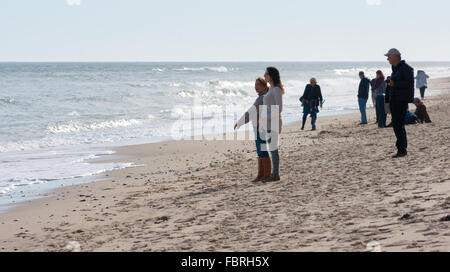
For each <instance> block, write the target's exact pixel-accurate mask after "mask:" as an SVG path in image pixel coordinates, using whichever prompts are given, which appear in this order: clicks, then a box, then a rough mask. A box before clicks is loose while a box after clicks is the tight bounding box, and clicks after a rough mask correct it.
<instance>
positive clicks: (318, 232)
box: [0, 79, 450, 251]
mask: <svg viewBox="0 0 450 272" xmlns="http://www.w3.org/2000/svg"><path fill="white" fill-rule="evenodd" d="M433 84H434V86H433ZM432 88H435V89H447V90H450V79H445V80H444V79H440V80H437V81H434V82H433V83H432V85H431V88H430V89H432ZM430 92H431V91H428V93H430ZM425 102H426V105H427V106H428V109H429V112H430V115H431V118H432V120H433V122H434V123H432V124H421V125H414V126H408V128H407V131H408V137H409V145H410V147H409V152H410V156H408V157H406V158H402V159H397V160H394V159H391V155H393V154H394V152H395V146H394V143H395V136H394V133H393V131H392V129H390V128H387V129H378V128H377V127H376V125H375V124H373V122H374V116H373V115H374V113H373V110H368V114H369V116H370V118H371V121H370V123H371V124H370V125H368V126H359V125H358V124H359V120H360V119H359V114H349V115H341V116H330V117H320V116H319V119H318V131H316V132H311V131H305V132H300V131H299V126H298V125H291V126H288V127H286V129H285V130H284V133H283V134H282V137H281V148H280V155H281V179H282V181H281V182H278V183H270V184H261V183H260V184H251V183H250V182H249V180H251V179H252V178H253V177H254V175H255V172H256V158H255V157H256V153H255V147H254V143H253V142H251V141H227V142H224V141H177V142H165V143H157V144H148V145H140V146H129V147H122V148H118V150H117V151H118V152H119V154H123V155H129V156H132V158H128V159H126V160H127V161H130V160H131V161H133V162H135V163H136V164H145V166H144V167H138V168H133V169H124V170H120V171H115V172H110V173H108V174H107V177H106V178H107V180H105V181H101V182H95V183H89V184H84V185H77V186H71V187H65V188H61V189H58V190H55V191H54V192H51V193H49V197H47V198H44V199H39V200H34V201H30V202H26V203H24V204H23V205H22V206H20V207H18V208H14V209H13V210H11V211H10V212H8V213H5V214H1V215H0V251H64V250H65V249H64V248H65V246H66V244H67V243H68V242H70V241H76V242H78V243H79V244H80V246H81V250H82V251H367V250H368V249H367V244H368V243H369V242H372V241H376V242H377V243H379V245H380V247H381V250H382V251H450V228H449V226H450V225H449V224H450V222H448V221H441V220H442V219H444V218H445V217H446V216H448V215H450V168H449V166H450V153H449V146H450V142H449V140H450V95H449V94H447V95H441V96H436V97H429V98H428V99H426V101H425ZM355 103H356V101H355ZM412 107H413V108H414V106H412ZM402 218H403V219H402Z"/></svg>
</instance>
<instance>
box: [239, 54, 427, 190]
mask: <svg viewBox="0 0 450 272" xmlns="http://www.w3.org/2000/svg"><path fill="white" fill-rule="evenodd" d="M385 56H386V57H388V61H389V63H390V64H391V65H392V74H391V76H389V77H387V78H385V76H384V74H383V72H382V71H377V72H376V78H375V79H373V80H370V79H368V78H367V77H366V76H365V74H364V72H360V73H359V76H360V78H361V82H360V84H359V89H358V104H359V108H360V111H361V124H363V125H365V124H367V114H366V105H367V101H368V99H369V89H372V101H373V103H374V105H375V109H376V114H377V124H378V126H379V127H380V128H385V127H387V126H386V116H387V114H388V113H390V114H391V116H392V122H391V125H392V127H393V129H394V133H395V136H396V138H397V142H396V147H397V153H396V154H395V155H394V156H393V158H401V157H405V156H407V154H408V151H407V148H408V140H407V135H406V130H405V124H406V117H407V112H408V104H409V103H414V104H415V105H416V107H417V109H416V112H415V115H416V116H417V117H418V119H419V120H420V121H421V122H427V123H429V122H431V120H430V117H429V115H428V113H427V110H426V107H425V105H424V104H423V102H422V101H421V100H420V99H419V98H414V79H416V80H417V84H416V87H417V88H419V89H420V93H421V97H422V99H423V98H424V96H425V89H426V88H427V78H429V76H428V75H427V74H426V73H425V72H424V71H418V74H417V76H416V77H414V69H413V68H412V67H411V66H409V65H408V64H407V63H406V62H405V60H402V56H401V53H400V52H399V51H398V50H397V49H395V48H393V49H391V50H389V52H388V53H386V54H385ZM255 90H256V93H257V94H258V97H257V98H256V100H255V102H254V103H253V105H252V106H251V108H250V109H249V110H248V111H247V112H246V113H245V114H244V115H243V116H242V117H241V119H240V120H239V121H238V122H237V123H236V124H235V126H234V129H235V130H236V129H239V128H240V127H241V126H243V125H245V124H247V123H249V122H250V121H251V122H252V124H253V130H254V133H255V143H256V151H257V154H258V175H257V177H256V178H255V179H254V180H253V181H252V182H260V181H262V182H274V181H280V173H279V167H280V156H279V151H278V139H279V135H280V133H281V130H282V119H281V113H282V110H283V95H284V92H285V91H284V87H283V84H282V83H281V78H280V72H279V71H278V69H277V68H275V67H268V68H267V69H266V71H265V74H264V78H262V77H261V78H258V79H257V80H256V82H255ZM300 102H301V105H302V107H303V118H302V127H301V129H302V130H304V129H305V124H306V120H307V117H308V115H311V125H312V130H313V131H314V130H316V120H317V113H318V112H319V107H320V108H322V107H323V103H324V99H323V96H322V91H321V88H320V86H319V85H318V84H317V80H316V79H315V78H311V80H310V84H308V85H306V88H305V90H304V92H303V95H302V96H301V97H300ZM269 153H270V154H269Z"/></svg>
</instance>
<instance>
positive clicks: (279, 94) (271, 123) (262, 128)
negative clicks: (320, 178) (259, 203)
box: [259, 67, 284, 182]
mask: <svg viewBox="0 0 450 272" xmlns="http://www.w3.org/2000/svg"><path fill="white" fill-rule="evenodd" d="M264 78H265V80H266V81H267V82H268V83H269V85H270V89H269V91H268V92H267V94H266V95H265V96H264V105H263V110H262V112H261V118H260V120H259V132H262V133H264V135H265V139H266V141H267V144H266V147H267V148H268V151H270V154H271V156H272V175H271V177H270V178H268V179H265V180H263V182H273V181H280V155H279V153H278V139H279V136H280V133H281V129H282V126H283V123H282V120H281V112H282V111H283V95H284V87H283V84H282V83H281V79H280V72H279V71H278V69H277V68H275V67H268V68H267V69H266V73H265V74H264Z"/></svg>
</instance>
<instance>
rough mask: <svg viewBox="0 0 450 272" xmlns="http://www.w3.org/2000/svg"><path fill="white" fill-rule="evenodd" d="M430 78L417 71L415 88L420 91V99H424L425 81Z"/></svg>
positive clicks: (426, 86)
mask: <svg viewBox="0 0 450 272" xmlns="http://www.w3.org/2000/svg"><path fill="white" fill-rule="evenodd" d="M428 78H430V77H429V76H428V75H427V74H426V73H425V72H424V71H422V70H418V71H417V76H416V87H417V89H419V90H420V97H422V100H424V99H425V90H426V88H428V84H427V79H428Z"/></svg>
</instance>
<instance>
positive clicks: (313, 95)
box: [300, 84, 323, 104]
mask: <svg viewBox="0 0 450 272" xmlns="http://www.w3.org/2000/svg"><path fill="white" fill-rule="evenodd" d="M305 100H308V101H311V100H317V102H319V103H320V104H322V102H323V97H322V91H321V90H320V86H319V85H316V86H314V87H313V86H312V85H311V84H308V85H306V88H305V92H304V93H303V96H302V97H300V101H302V103H304V101H305Z"/></svg>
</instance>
